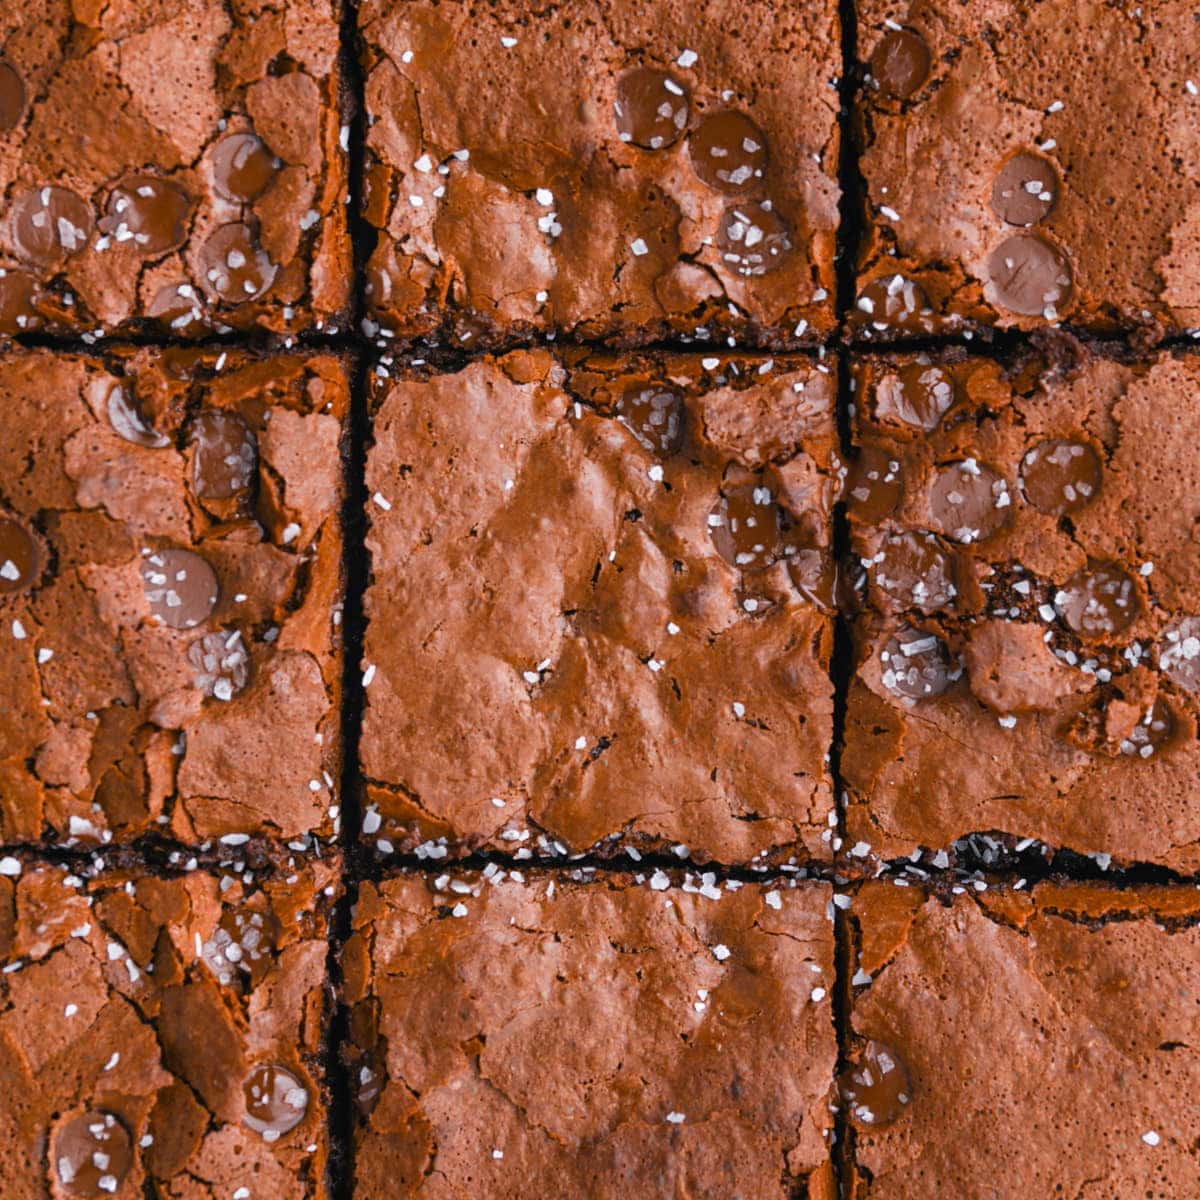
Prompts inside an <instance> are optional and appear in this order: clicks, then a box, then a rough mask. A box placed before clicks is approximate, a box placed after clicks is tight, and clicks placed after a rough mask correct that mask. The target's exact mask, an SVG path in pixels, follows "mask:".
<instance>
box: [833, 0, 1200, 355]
mask: <svg viewBox="0 0 1200 1200" xmlns="http://www.w3.org/2000/svg"><path fill="white" fill-rule="evenodd" d="M855 10H856V12H857V15H858V54H859V58H860V60H861V69H862V71H863V72H864V73H865V75H866V79H865V82H864V84H863V86H862V88H861V91H860V94H859V100H858V104H857V121H858V125H859V127H860V133H861V139H862V145H863V151H862V156H861V160H860V164H861V171H862V176H863V179H864V181H865V187H866V196H865V202H864V209H865V211H864V213H863V217H864V219H865V220H866V223H867V225H866V234H865V237H864V238H863V240H862V244H861V248H860V255H859V264H858V284H857V289H858V298H859V300H860V302H861V300H862V298H863V297H864V296H865V297H866V300H867V301H868V306H869V307H866V306H865V307H863V308H860V309H859V311H858V312H857V313H856V314H855V318H856V326H855V328H856V332H857V333H858V334H859V336H862V337H869V338H877V339H891V338H897V337H906V336H913V335H921V334H926V333H957V332H961V331H963V330H966V329H969V328H971V327H972V326H1000V327H1004V328H1007V327H1014V328H1021V329H1031V328H1035V327H1037V326H1041V325H1045V324H1046V323H1047V322H1052V321H1056V320H1062V321H1066V322H1068V323H1070V324H1072V325H1076V326H1081V327H1084V328H1087V329H1089V330H1093V331H1101V332H1109V331H1125V332H1130V331H1137V330H1144V331H1145V332H1146V333H1147V334H1148V335H1149V336H1150V337H1156V336H1159V335H1161V334H1162V333H1163V332H1177V331H1179V330H1182V329H1187V328H1190V327H1196V326H1200V37H1197V25H1196V12H1195V6H1194V5H1193V4H1190V3H1187V2H1186V0H1158V2H1157V3H1154V4H1144V5H1134V4H1105V3H1100V2H1098V0H1089V2H1087V3H1083V4H1079V5H1068V4H1057V3H1017V4H1010V3H1005V2H1003V0H972V2H971V3H970V4H962V3H950V2H947V0H915V2H914V3H909V2H908V0H856V3H855ZM1035 184H1036V185H1041V186H1040V189H1039V188H1037V187H1035V186H1034V185H1035ZM1027 185H1028V187H1027ZM1014 238H1015V239H1016V240H1015V241H1010V240H1009V239H1014ZM1031 239H1032V240H1031ZM1060 276H1062V277H1064V278H1066V279H1068V280H1069V282H1068V283H1067V284H1066V285H1065V286H1064V285H1063V284H1062V283H1061V282H1056V281H1058V280H1059V277H1060ZM896 280H898V281H899V282H893V281H896ZM914 289H917V290H914Z"/></svg>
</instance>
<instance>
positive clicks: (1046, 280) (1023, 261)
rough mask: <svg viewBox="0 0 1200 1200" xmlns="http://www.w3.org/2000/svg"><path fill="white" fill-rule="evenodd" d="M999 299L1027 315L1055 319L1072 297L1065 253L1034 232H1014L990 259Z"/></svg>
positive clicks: (1068, 265) (995, 292)
mask: <svg viewBox="0 0 1200 1200" xmlns="http://www.w3.org/2000/svg"><path fill="white" fill-rule="evenodd" d="M988 276H989V278H990V280H991V290H992V292H993V294H994V296H995V299H996V302H997V303H998V304H1001V305H1003V307H1005V308H1007V309H1009V310H1010V311H1011V312H1015V313H1019V314H1020V315H1022V316H1026V317H1045V318H1046V319H1047V320H1048V321H1049V320H1054V319H1055V317H1057V315H1058V309H1059V308H1060V307H1061V306H1062V305H1064V304H1066V303H1067V302H1068V301H1069V300H1070V299H1071V289H1072V283H1071V265H1070V263H1068V262H1067V260H1066V258H1065V257H1064V256H1063V254H1062V252H1061V251H1060V250H1059V249H1058V248H1057V247H1056V246H1052V245H1051V244H1050V243H1049V242H1048V241H1046V240H1045V238H1042V237H1039V236H1038V235H1037V234H1034V233H1014V234H1013V235H1012V237H1010V238H1006V239H1005V240H1004V241H1003V242H1001V243H1000V245H999V246H997V247H996V249H995V250H993V251H992V253H991V255H990V256H989V258H988Z"/></svg>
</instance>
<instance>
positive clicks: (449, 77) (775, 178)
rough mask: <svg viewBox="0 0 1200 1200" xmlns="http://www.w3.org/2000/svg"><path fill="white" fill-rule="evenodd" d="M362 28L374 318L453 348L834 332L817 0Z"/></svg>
mask: <svg viewBox="0 0 1200 1200" xmlns="http://www.w3.org/2000/svg"><path fill="white" fill-rule="evenodd" d="M359 22H360V37H361V41H362V48H363V64H364V70H365V73H366V104H367V113H368V120H369V122H370V128H369V131H368V134H367V139H366V151H367V161H366V176H365V185H366V188H365V192H366V194H365V199H364V211H365V215H366V218H367V220H368V222H369V223H370V224H371V225H372V226H373V227H374V228H375V229H377V230H378V231H379V237H378V241H377V244H376V246H375V249H374V253H373V254H372V256H371V261H370V265H369V268H368V274H367V281H366V287H367V301H368V306H369V308H370V312H371V316H372V319H373V321H374V322H376V323H377V324H378V325H379V326H382V328H383V329H384V330H386V331H390V332H392V333H394V334H395V335H396V336H397V337H407V336H412V335H414V334H431V335H432V334H439V335H442V336H444V337H445V338H446V340H448V341H449V342H450V344H452V345H455V346H461V347H462V348H464V349H473V348H475V347H478V346H480V345H486V346H492V345H496V344H500V343H504V342H508V341H511V340H513V339H514V338H522V337H527V336H528V335H530V334H538V333H562V334H568V335H571V336H573V337H576V338H580V339H590V340H596V339H606V340H610V341H612V342H614V343H616V344H621V345H630V344H633V345H636V344H639V343H641V342H645V341H648V340H651V339H656V338H660V339H661V338H673V337H678V336H685V337H688V338H695V339H696V340H699V341H703V340H710V339H711V340H717V339H722V338H724V337H725V336H726V335H729V334H733V335H735V336H736V337H737V338H738V339H739V342H740V344H742V345H750V346H754V345H758V346H768V347H771V348H774V349H782V348H785V347H789V346H796V345H800V344H804V343H807V342H813V341H817V340H822V339H824V338H825V337H826V336H827V335H828V334H829V333H831V332H832V330H833V328H834V291H835V283H834V273H833V257H834V231H835V228H836V224H837V218H838V213H837V205H838V195H839V192H838V183H837V174H838V141H839V134H838V126H837V114H838V94H837V91H836V81H837V77H838V75H839V73H840V59H841V53H840V41H839V38H840V33H839V24H838V18H837V5H836V4H835V3H833V2H832V0H822V2H821V3H818V4H813V5H807V6H801V7H794V6H793V7H787V6H783V7H781V6H779V5H776V4H773V3H769V2H768V0H751V2H749V3H747V2H745V0H716V2H708V3H700V2H699V0H665V2H663V3H657V4H643V5H635V4H628V3H623V2H620V0H601V2H599V3H597V2H595V0H566V2H565V3H561V4H555V5H550V6H542V7H536V6H535V7H533V8H531V7H530V6H529V5H527V4H522V3H513V2H511V0H504V2H502V3H497V4H494V5H492V4H489V5H486V6H485V5H479V4H474V3H469V2H466V0H454V2H452V3H444V4H439V5H437V6H435V7H428V6H425V5H417V4H407V3H403V4H397V3H393V2H391V0H366V2H365V3H363V4H362V5H360V7H359ZM639 71H640V72H649V71H653V72H658V73H659V74H658V75H655V76H653V77H650V76H647V75H645V74H643V75H632V74H631V72H639ZM663 105H665V106H666V111H665V114H664V116H663V117H661V118H659V117H657V116H656V111H657V109H658V108H659V107H661V106H663ZM617 106H621V107H617ZM719 114H739V116H738V117H737V118H736V119H733V118H730V117H729V116H726V117H724V118H722V119H721V120H720V121H718V123H717V124H716V125H713V124H707V125H706V122H709V121H711V119H712V118H714V117H717V116H718V115H719ZM676 118H678V119H676ZM622 133H624V134H625V135H626V136H627V137H628V138H630V139H631V140H629V141H624V140H622ZM714 147H715V149H716V150H718V151H720V152H722V153H721V154H720V155H718V157H717V158H713V157H712V150H713V148H714ZM743 147H746V149H745V150H743ZM697 158H698V160H699V162H700V172H701V174H698V173H697V170H696V168H695V166H694V165H693V164H694V162H695V161H697ZM764 160H765V165H764ZM722 163H725V164H728V166H724V167H723V166H722V165H721V164H722ZM717 171H723V176H718V175H717V174H716V172H717ZM704 177H707V178H708V180H709V182H707V183H706V182H705V181H704ZM764 203H766V204H767V205H769V207H768V208H767V209H765V210H764V209H763V207H762V206H763V204H764ZM739 229H740V232H739ZM751 230H756V231H757V234H761V237H759V236H757V235H756V234H753V233H751V232H750V231H751ZM785 243H786V244H785Z"/></svg>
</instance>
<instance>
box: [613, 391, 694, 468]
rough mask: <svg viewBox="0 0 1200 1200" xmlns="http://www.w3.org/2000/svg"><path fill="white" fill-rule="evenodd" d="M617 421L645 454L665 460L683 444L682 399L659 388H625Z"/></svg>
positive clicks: (676, 394)
mask: <svg viewBox="0 0 1200 1200" xmlns="http://www.w3.org/2000/svg"><path fill="white" fill-rule="evenodd" d="M617 420H618V421H620V422H621V424H622V425H624V426H625V428H626V429H628V430H629V432H630V433H632V434H633V436H634V437H635V438H637V440H638V441H639V442H640V443H641V444H642V445H643V446H645V448H646V449H647V450H649V451H651V452H652V453H654V454H658V455H660V456H662V457H664V458H665V457H666V456H667V455H670V454H675V453H676V452H677V451H678V450H679V447H680V446H681V445H682V444H683V397H682V396H681V395H680V394H679V392H677V391H676V390H675V389H674V388H669V387H664V386H662V385H661V384H652V385H650V386H646V387H643V386H641V385H637V384H635V385H634V386H632V387H629V388H626V390H625V394H624V395H623V396H622V397H621V398H620V399H619V400H618V401H617Z"/></svg>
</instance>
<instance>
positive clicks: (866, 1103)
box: [839, 1041, 912, 1128]
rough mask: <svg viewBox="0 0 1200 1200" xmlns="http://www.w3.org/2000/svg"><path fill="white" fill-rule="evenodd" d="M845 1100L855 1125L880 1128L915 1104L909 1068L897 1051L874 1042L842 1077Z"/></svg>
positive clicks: (841, 1085)
mask: <svg viewBox="0 0 1200 1200" xmlns="http://www.w3.org/2000/svg"><path fill="white" fill-rule="evenodd" d="M839 1085H840V1087H839V1090H840V1091H841V1094H842V1099H843V1100H844V1101H845V1103H846V1104H847V1105H849V1107H850V1116H851V1118H852V1119H853V1121H854V1122H855V1124H857V1125H860V1126H864V1127H870V1128H878V1127H879V1126H881V1125H890V1124H891V1123H892V1122H893V1121H895V1120H897V1119H898V1118H899V1117H901V1116H903V1115H904V1113H905V1112H906V1111H907V1110H908V1107H909V1105H911V1104H912V1086H911V1085H910V1084H909V1081H908V1071H907V1070H906V1069H905V1067H904V1064H903V1063H902V1062H901V1061H900V1059H899V1057H898V1056H897V1054H896V1052H895V1051H894V1050H892V1049H891V1048H890V1047H888V1046H885V1045H884V1044H883V1043H882V1042H875V1041H871V1042H868V1043H867V1044H866V1046H864V1047H863V1050H862V1053H861V1054H859V1055H858V1058H857V1060H856V1061H855V1062H854V1063H853V1064H852V1065H851V1066H850V1067H848V1068H847V1069H846V1071H845V1072H843V1074H842V1077H841V1079H840V1080H839Z"/></svg>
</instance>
